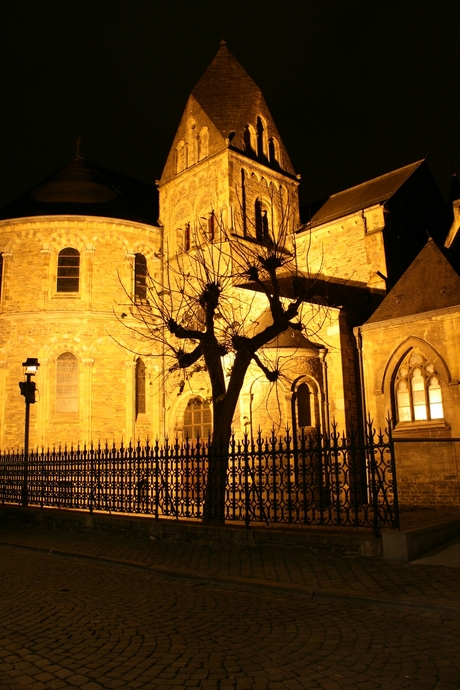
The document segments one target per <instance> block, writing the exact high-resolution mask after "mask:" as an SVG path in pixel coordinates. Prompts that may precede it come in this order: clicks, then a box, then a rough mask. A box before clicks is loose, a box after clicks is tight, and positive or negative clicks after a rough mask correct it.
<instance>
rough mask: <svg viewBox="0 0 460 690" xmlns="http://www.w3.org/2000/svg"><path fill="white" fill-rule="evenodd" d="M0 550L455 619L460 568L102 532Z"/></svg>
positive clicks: (33, 530)
mask: <svg viewBox="0 0 460 690" xmlns="http://www.w3.org/2000/svg"><path fill="white" fill-rule="evenodd" d="M0 544H1V545H6V546H10V547H15V548H21V549H28V550H37V551H40V552H44V553H48V554H49V555H50V556H51V557H53V556H54V557H55V556H61V557H76V558H80V559H81V558H83V559H88V560H91V561H99V562H101V561H102V562H107V563H109V564H115V565H118V566H123V567H130V568H135V569H140V570H150V571H153V572H158V573H161V574H163V575H167V576H171V577H182V578H186V579H201V580H206V581H211V582H222V583H225V582H227V583H228V582H231V583H233V584H237V585H240V586H244V587H257V588H259V587H264V588H266V589H273V590H282V591H295V592H298V593H300V592H302V593H304V594H305V595H306V596H308V597H309V598H312V599H316V600H322V601H325V600H334V599H337V598H339V599H340V600H342V601H343V600H347V599H352V600H353V601H357V600H358V601H359V600H362V601H363V603H364V602H366V603H373V604H386V605H388V604H395V605H398V606H401V605H404V606H408V607H411V608H415V609H417V608H421V609H427V610H440V611H442V613H443V615H445V614H450V615H452V616H454V617H456V616H460V569H459V568H452V567H446V566H442V565H432V564H411V563H409V564H406V563H385V562H384V561H383V560H381V559H378V558H365V557H343V556H337V555H335V554H328V553H327V552H319V553H318V554H317V555H312V554H310V553H305V550H304V549H302V548H301V547H295V548H291V547H289V548H287V547H273V546H270V547H260V548H257V549H256V548H243V547H238V546H230V547H227V548H210V547H206V546H196V545H191V544H188V543H186V542H183V541H177V542H172V541H167V540H160V541H157V540H152V539H151V538H150V539H148V538H147V537H145V538H139V537H137V538H134V537H130V536H120V535H113V534H101V533H93V532H88V533H82V532H70V531H63V530H62V531H61V530H49V529H46V528H42V527H21V528H17V527H15V528H1V529H0Z"/></svg>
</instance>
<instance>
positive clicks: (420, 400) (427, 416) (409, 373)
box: [394, 349, 444, 422]
mask: <svg viewBox="0 0 460 690" xmlns="http://www.w3.org/2000/svg"><path fill="white" fill-rule="evenodd" d="M394 392H395V408H396V415H397V421H398V422H420V421H425V420H431V419H443V417H444V410H443V405H442V392H441V384H440V382H439V377H438V375H437V373H436V371H435V369H434V366H433V364H432V363H431V362H430V360H429V359H427V357H425V355H424V354H423V353H422V352H421V351H420V350H417V349H413V350H411V351H410V352H409V353H408V355H407V356H406V357H405V359H404V361H403V362H402V364H401V365H400V367H399V369H398V371H397V373H396V377H395V385H394Z"/></svg>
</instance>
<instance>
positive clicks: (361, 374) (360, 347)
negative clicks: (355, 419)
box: [353, 326, 367, 434]
mask: <svg viewBox="0 0 460 690" xmlns="http://www.w3.org/2000/svg"><path fill="white" fill-rule="evenodd" d="M353 333H354V335H355V338H356V347H357V350H358V370H359V390H360V399H361V400H360V402H361V421H362V425H363V433H364V434H366V423H367V409H366V386H365V383H364V366H363V336H362V334H361V328H360V327H359V326H357V327H356V328H354V329H353Z"/></svg>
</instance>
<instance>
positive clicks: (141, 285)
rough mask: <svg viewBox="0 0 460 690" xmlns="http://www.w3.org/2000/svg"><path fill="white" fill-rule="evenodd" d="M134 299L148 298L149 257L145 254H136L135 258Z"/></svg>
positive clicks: (142, 300) (143, 300)
mask: <svg viewBox="0 0 460 690" xmlns="http://www.w3.org/2000/svg"><path fill="white" fill-rule="evenodd" d="M134 300H135V302H145V301H146V300H147V259H146V258H145V256H144V255H143V254H136V256H135V258H134Z"/></svg>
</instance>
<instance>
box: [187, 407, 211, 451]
mask: <svg viewBox="0 0 460 690" xmlns="http://www.w3.org/2000/svg"><path fill="white" fill-rule="evenodd" d="M211 431H212V415H211V408H210V406H209V403H208V402H206V400H203V398H199V397H197V398H191V399H190V400H189V401H188V404H187V407H186V408H185V413H184V429H183V436H184V438H188V439H190V440H191V441H193V440H195V439H201V440H202V441H207V440H208V438H209V436H210V435H211Z"/></svg>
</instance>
